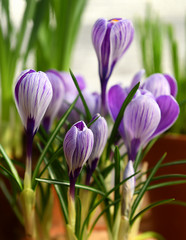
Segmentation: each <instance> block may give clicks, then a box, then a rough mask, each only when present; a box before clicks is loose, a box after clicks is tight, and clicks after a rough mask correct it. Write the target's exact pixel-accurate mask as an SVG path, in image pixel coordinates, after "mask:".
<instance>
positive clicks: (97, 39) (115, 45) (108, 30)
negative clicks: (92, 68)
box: [92, 18, 134, 107]
mask: <svg viewBox="0 0 186 240" xmlns="http://www.w3.org/2000/svg"><path fill="white" fill-rule="evenodd" d="M133 36H134V27H133V24H132V22H131V21H129V20H127V19H121V18H115V19H110V20H106V19H104V18H100V19H98V20H97V21H96V23H95V24H94V26H93V30H92V42H93V45H94V48H95V51H96V54H97V58H98V63H99V76H100V80H101V90H102V105H103V107H105V104H106V102H105V101H106V96H105V95H106V85H107V82H108V79H109V77H110V75H111V73H112V71H113V69H114V66H115V64H116V63H117V61H118V60H119V59H120V58H121V57H122V56H123V54H124V53H125V51H126V50H127V49H128V47H129V46H130V44H131V42H132V40H133Z"/></svg>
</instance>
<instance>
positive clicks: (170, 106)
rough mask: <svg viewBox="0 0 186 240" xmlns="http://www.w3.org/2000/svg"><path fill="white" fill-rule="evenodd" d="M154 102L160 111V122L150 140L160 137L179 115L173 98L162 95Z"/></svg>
mask: <svg viewBox="0 0 186 240" xmlns="http://www.w3.org/2000/svg"><path fill="white" fill-rule="evenodd" d="M156 101H157V103H158V105H159V108H160V111H161V121H160V123H159V125H158V127H157V129H156V131H155V132H154V133H153V135H152V136H151V137H150V139H152V138H154V137H155V136H157V135H160V134H161V133H163V132H165V131H166V130H167V129H168V128H170V127H171V126H172V125H173V124H174V122H175V121H176V119H177V117H178V115H179V105H178V103H177V102H176V100H175V99H174V97H172V96H166V95H164V96H160V97H158V98H157V99H156Z"/></svg>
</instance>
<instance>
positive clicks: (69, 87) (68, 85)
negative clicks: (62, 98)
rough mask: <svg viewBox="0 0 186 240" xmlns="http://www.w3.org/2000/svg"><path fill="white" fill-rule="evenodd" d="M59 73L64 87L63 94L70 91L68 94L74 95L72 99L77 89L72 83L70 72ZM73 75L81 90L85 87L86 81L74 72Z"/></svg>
mask: <svg viewBox="0 0 186 240" xmlns="http://www.w3.org/2000/svg"><path fill="white" fill-rule="evenodd" d="M60 75H61V77H62V81H63V84H64V87H65V94H68V93H70V94H72V95H74V99H75V97H76V96H77V94H78V91H77V88H76V86H75V84H74V81H73V79H72V77H71V75H70V73H68V72H60ZM75 77H76V80H77V82H78V85H79V87H80V89H81V90H83V89H85V88H86V83H85V80H84V78H83V77H82V76H81V75H79V74H75Z"/></svg>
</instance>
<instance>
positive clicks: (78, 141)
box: [63, 121, 94, 198]
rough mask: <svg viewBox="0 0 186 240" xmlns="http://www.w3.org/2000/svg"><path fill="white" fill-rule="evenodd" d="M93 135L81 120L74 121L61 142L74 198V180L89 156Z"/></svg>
mask: <svg viewBox="0 0 186 240" xmlns="http://www.w3.org/2000/svg"><path fill="white" fill-rule="evenodd" d="M93 144H94V136H93V133H92V131H91V130H90V129H88V128H87V126H86V124H85V123H84V122H83V121H79V122H77V123H75V124H74V125H73V126H72V127H71V128H70V130H69V131H68V132H67V133H66V135H65V139H64V142H63V149H64V154H65V159H66V162H67V165H68V174H69V178H70V194H71V196H72V198H74V194H75V182H76V179H77V177H78V176H79V173H80V171H81V169H82V167H83V165H84V164H85V162H86V161H87V160H88V158H89V157H90V154H91V152H92V149H93Z"/></svg>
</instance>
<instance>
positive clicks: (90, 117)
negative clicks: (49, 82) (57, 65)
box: [70, 70, 92, 122]
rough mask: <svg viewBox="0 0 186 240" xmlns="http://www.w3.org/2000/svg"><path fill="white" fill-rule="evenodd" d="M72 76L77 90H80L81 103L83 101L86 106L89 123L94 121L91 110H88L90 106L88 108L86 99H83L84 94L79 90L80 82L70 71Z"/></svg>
mask: <svg viewBox="0 0 186 240" xmlns="http://www.w3.org/2000/svg"><path fill="white" fill-rule="evenodd" d="M70 75H71V77H72V79H73V81H74V84H75V86H76V88H77V90H78V92H79V96H80V98H81V101H82V103H83V106H84V108H85V112H86V116H87V121H88V122H90V120H91V119H92V116H91V113H90V111H89V108H88V106H87V103H86V101H85V99H84V97H83V94H82V92H81V89H80V88H79V85H78V82H77V80H76V78H75V76H74V74H73V73H72V71H71V70H70Z"/></svg>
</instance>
